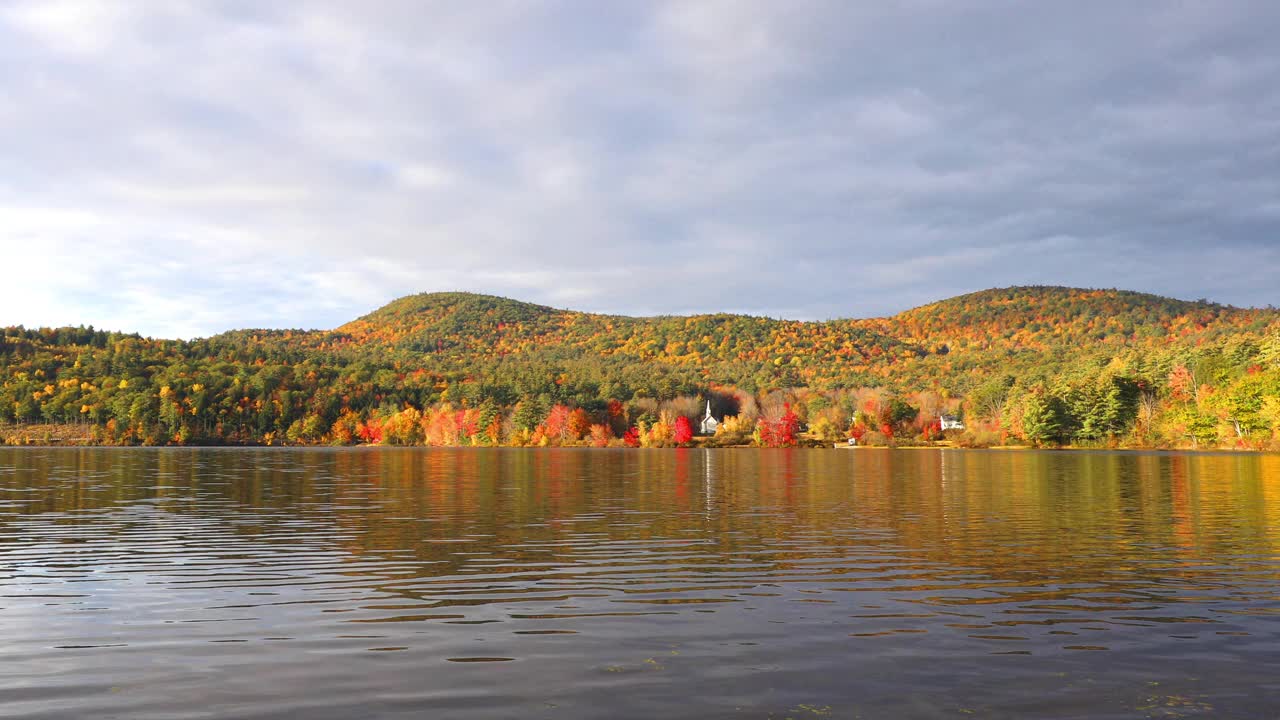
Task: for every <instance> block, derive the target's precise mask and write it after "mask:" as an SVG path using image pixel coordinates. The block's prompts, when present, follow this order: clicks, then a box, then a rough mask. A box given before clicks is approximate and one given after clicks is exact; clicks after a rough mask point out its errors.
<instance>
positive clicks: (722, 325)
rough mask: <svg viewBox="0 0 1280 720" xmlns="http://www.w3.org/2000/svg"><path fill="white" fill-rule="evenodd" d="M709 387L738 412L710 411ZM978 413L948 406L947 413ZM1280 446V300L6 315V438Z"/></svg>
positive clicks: (480, 303)
mask: <svg viewBox="0 0 1280 720" xmlns="http://www.w3.org/2000/svg"><path fill="white" fill-rule="evenodd" d="M707 403H710V406H711V411H712V414H713V416H714V417H715V418H716V419H717V420H720V421H721V422H720V424H719V428H718V429H717V431H716V433H715V434H714V435H713V436H710V437H699V436H698V435H697V433H696V431H697V430H698V427H699V426H698V423H699V420H700V419H701V417H702V416H703V414H704V412H705V410H706V406H707ZM944 413H946V414H949V415H955V416H958V417H959V418H961V419H962V421H963V423H964V425H965V429H964V430H948V431H946V432H945V433H943V432H942V431H941V430H940V429H939V417H940V416H941V415H942V414H944ZM850 437H853V438H856V439H857V441H858V442H859V444H862V445H927V444H936V443H942V442H945V443H947V444H951V445H959V446H968V447H988V446H999V445H1035V446H1059V445H1072V446H1083V447H1151V448H1166V447H1167V448H1205V449H1208V448H1232V449H1252V450H1277V449H1280V311H1277V310H1275V309H1273V308H1266V309H1257V308H1243V309H1242V308H1234V307H1229V306H1225V305H1219V304H1215V303H1210V302H1207V301H1204V300H1199V301H1194V302H1188V301H1181V300H1173V299H1169V298H1164V297H1159V296H1154V295H1146V294H1141V293H1134V292H1127V291H1120V290H1093V289H1078V288H1060V287H1015V288H1002V289H994V290H986V291H981V292H977V293H971V294H969V295H963V296H960V297H956V298H951V299H948V300H943V301H941V302H937V303H933V304H931V305H926V306H923V307H919V308H915V309H913V310H909V311H907V312H904V313H901V314H899V315H895V316H892V317H886V318H871V319H851V320H831V321H822V322H808V321H788V320H773V319H768V318H759V317H748V316H742V315H727V314H715V315H698V316H690V317H677V316H664V317H648V318H636V317H625V316H614V315H597V314H590V313H582V312H574V311H569V310H558V309H554V308H550V307H545V306H540V305H533V304H529V303H523V302H518V301H514V300H508V299H504V298H498V297H492V296H486V295H475V294H468V293H425V294H420V295H413V296H409V297H405V298H401V299H399V300H396V301H394V302H392V303H390V304H388V305H386V306H384V307H382V308H380V309H378V310H375V311H374V312H372V313H370V314H368V315H365V316H364V317H361V318H359V319H356V320H353V321H352V322H349V323H347V324H345V325H343V326H341V327H338V328H336V329H334V330H324V331H320V330H235V331H231V332H227V333H223V334H220V335H216V336H213V337H209V338H200V339H195V340H190V341H182V340H165V339H153V338H147V337H142V336H140V335H137V334H126V333H120V332H105V331H102V330H97V329H94V328H92V327H63V328H25V327H22V326H15V327H6V328H0V442H7V443H41V442H59V441H64V442H65V441H72V439H74V440H73V441H75V442H85V443H93V444H104V445H319V444H328V445H351V444H396V445H450V446H453V445H518V446H548V445H550V446H575V445H578V446H597V447H609V446H616V447H627V446H629V447H668V446H679V445H689V444H701V445H711V446H715V445H719V446H736V445H761V446H788V445H795V444H813V445H826V446H829V445H830V444H831V443H841V442H844V441H845V439H846V438H850Z"/></svg>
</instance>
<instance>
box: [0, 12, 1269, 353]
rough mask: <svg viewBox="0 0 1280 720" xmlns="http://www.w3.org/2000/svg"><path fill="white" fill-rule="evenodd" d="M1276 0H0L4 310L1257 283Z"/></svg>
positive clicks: (1174, 288)
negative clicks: (363, 0)
mask: <svg viewBox="0 0 1280 720" xmlns="http://www.w3.org/2000/svg"><path fill="white" fill-rule="evenodd" d="M1277 21H1280V9H1273V8H1271V7H1270V6H1266V5H1265V4H1263V5H1259V4H1257V3H1251V2H1247V1H1246V0H1239V1H1232V0H1224V2H1220V3H1214V4H1213V5H1212V6H1211V7H1210V6H1202V5H1197V4H1194V3H1193V4H1168V3H1161V2H1154V1H1152V2H1137V3H1130V4H1126V5H1124V6H1116V5H1114V4H1102V3H1098V4H1093V3H1086V4H1084V5H1079V4H1067V3H1062V4H1051V5H1046V4H1042V5H1038V6H1037V7H1035V8H1028V7H1021V6H1017V5H1011V4H1009V3H1007V2H1004V1H1003V0H970V1H969V2H961V3H954V2H937V1H934V0H914V1H912V2H907V3H898V4H892V5H885V4H857V3H843V2H836V1H834V0H831V1H824V0H802V1H801V2H797V3H776V2H770V1H768V0H758V1H756V2H742V1H737V2H717V1H709V2H676V1H672V2H657V3H636V4H627V3H610V4H595V3H579V2H550V1H549V2H545V3H532V4H531V3H524V2H500V1H496V2H487V3H482V4H479V5H475V4H472V5H469V6H458V5H455V4H451V3H421V2H385V3H374V4H351V3H345V2H338V1H337V0H333V1H321V0H316V1H312V2H298V3H288V4H261V3H244V2H230V1H228V2H215V1H213V0H210V1H209V2H202V3H193V4H183V5H180V6H178V5H175V6H164V7H163V8H161V7H156V6H151V5H145V6H144V5H135V4H130V3H105V2H89V1H88V0H85V1H84V2H71V1H69V0H66V1H64V0H58V1H56V2H35V1H31V2H25V1H21V0H20V1H18V2H12V3H8V4H6V5H5V6H4V8H2V9H0V157H4V158H5V164H6V169H5V173H4V174H3V176H0V257H3V258H4V260H5V263H4V264H5V266H6V267H7V268H19V270H18V271H13V270H10V271H9V273H7V276H6V281H5V282H4V283H0V324H8V323H24V324H28V325H35V324H78V323H93V324H95V325H98V326H105V327H111V328H118V329H125V330H138V331H142V332H145V333H149V334H155V335H165V336H180V337H189V336H196V335H208V334H211V333H215V332H219V331H222V330H226V329H230V328H233V327H244V326H269V327H272V326H273V327H298V326H302V327H333V326H336V325H338V324H341V323H342V322H344V321H345V320H347V319H350V318H353V317H355V316H357V315H360V314H363V313H365V312H367V311H369V310H371V309H372V308H374V307H376V306H378V305H380V304H382V303H384V302H386V301H388V300H390V299H391V298H393V297H396V296H398V295H402V294H406V293H410V292H419V291H429V290H457V289H461V290H473V291H479V292H491V293H496V294H502V295H507V296H512V297H519V298H522V299H528V300H531V301H535V302H543V303H548V304H553V305H561V306H571V307H575V308H579V309H585V310H593V311H601V312H623V313H645V312H652V313H668V312H690V311H706V312H710V311H719V310H735V311H746V312H754V313H759V314H766V315H772V316H789V317H802V318H826V317H841V316H860V315H871V314H882V313H890V312H895V311H898V310H901V309H905V308H906V307H909V306H911V305H915V304H919V303H923V302H928V301H932V300H936V299H938V298H940V297H944V296H947V295H950V294H955V293H959V292H965V291H970V290H975V289H980V288H982V287H988V286H995V285H1008V284H1019V283H1054V284H1081V285H1092V286H1106V287H1110V286H1118V287H1130V288H1133V289H1138V290H1147V291H1154V292H1161V293H1165V294H1171V295H1175V296H1180V297H1201V296H1206V297H1210V298H1213V299H1217V300H1221V301H1225V302H1232V303H1235V304H1242V305H1265V304H1269V303H1274V302H1276V294H1275V290H1274V280H1273V278H1274V276H1275V275H1276V274H1277V273H1278V272H1280V254H1278V253H1280V240H1278V238H1280V233H1278V232H1277V230H1280V213H1277V211H1276V207H1277V205H1276V198H1277V197H1280V176H1277V174H1276V173H1275V172H1274V168H1275V167H1276V166H1277V164H1278V163H1280V119H1278V118H1280V51H1277V50H1276V49H1274V47H1273V46H1274V43H1273V42H1272V38H1271V37H1269V33H1268V32H1267V29H1268V28H1272V27H1275V26H1276V24H1277Z"/></svg>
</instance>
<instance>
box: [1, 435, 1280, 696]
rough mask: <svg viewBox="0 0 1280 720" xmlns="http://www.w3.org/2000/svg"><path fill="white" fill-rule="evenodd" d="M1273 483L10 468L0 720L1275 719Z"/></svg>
mask: <svg viewBox="0 0 1280 720" xmlns="http://www.w3.org/2000/svg"><path fill="white" fill-rule="evenodd" d="M1278 632H1280V457H1277V456H1259V455H1178V454H1158V453H1081V452H1071V453H1065V452H1064V453H1048V452H964V451H940V452H933V451H875V450H858V451H844V450H840V451H836V450H826V451H803V450H795V451H752V450H727V451H702V450H676V451H608V450H430V449H403V450H399V449H357V450H351V449H342V450H261V449H254V450H208V449H181V450H168V449H163V450H112V449H43V450H40V449H0V639H2V640H3V643H0V667H2V668H3V669H4V671H3V672H2V673H0V717H22V718H74V717H94V718H101V717H119V718H195V717H235V718H269V717H270V718H286V717H306V718H356V717H369V718H395V717H405V718H408V717H441V718H463V719H467V718H526V717H527V718H598V717H605V716H607V717H610V718H614V719H622V718H659V717H660V718H777V719H779V720H781V719H782V718H818V717H833V718H935V717H937V718H945V717H957V718H963V717H991V718H1005V717H1008V718H1013V717H1037V718H1047V717H1063V718H1065V717H1079V718H1113V717H1114V718H1174V717H1215V718H1216V717H1240V718H1274V717H1280V635H1278Z"/></svg>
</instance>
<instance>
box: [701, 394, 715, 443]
mask: <svg viewBox="0 0 1280 720" xmlns="http://www.w3.org/2000/svg"><path fill="white" fill-rule="evenodd" d="M698 427H699V429H700V431H701V433H702V434H703V435H715V434H716V428H718V427H720V422H719V421H718V420H716V419H715V418H713V417H711V401H710V400H708V401H707V414H706V416H704V417H703V418H702V424H701V425H699V426H698Z"/></svg>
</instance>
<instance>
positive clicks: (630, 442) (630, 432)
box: [622, 426, 640, 447]
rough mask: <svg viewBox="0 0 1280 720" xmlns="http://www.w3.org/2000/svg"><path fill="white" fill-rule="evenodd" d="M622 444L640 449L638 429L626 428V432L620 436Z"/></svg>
mask: <svg viewBox="0 0 1280 720" xmlns="http://www.w3.org/2000/svg"><path fill="white" fill-rule="evenodd" d="M622 442H624V443H626V445H627V447H640V429H639V428H637V427H634V426H633V427H630V428H627V431H626V432H625V433H623V434H622Z"/></svg>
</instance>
